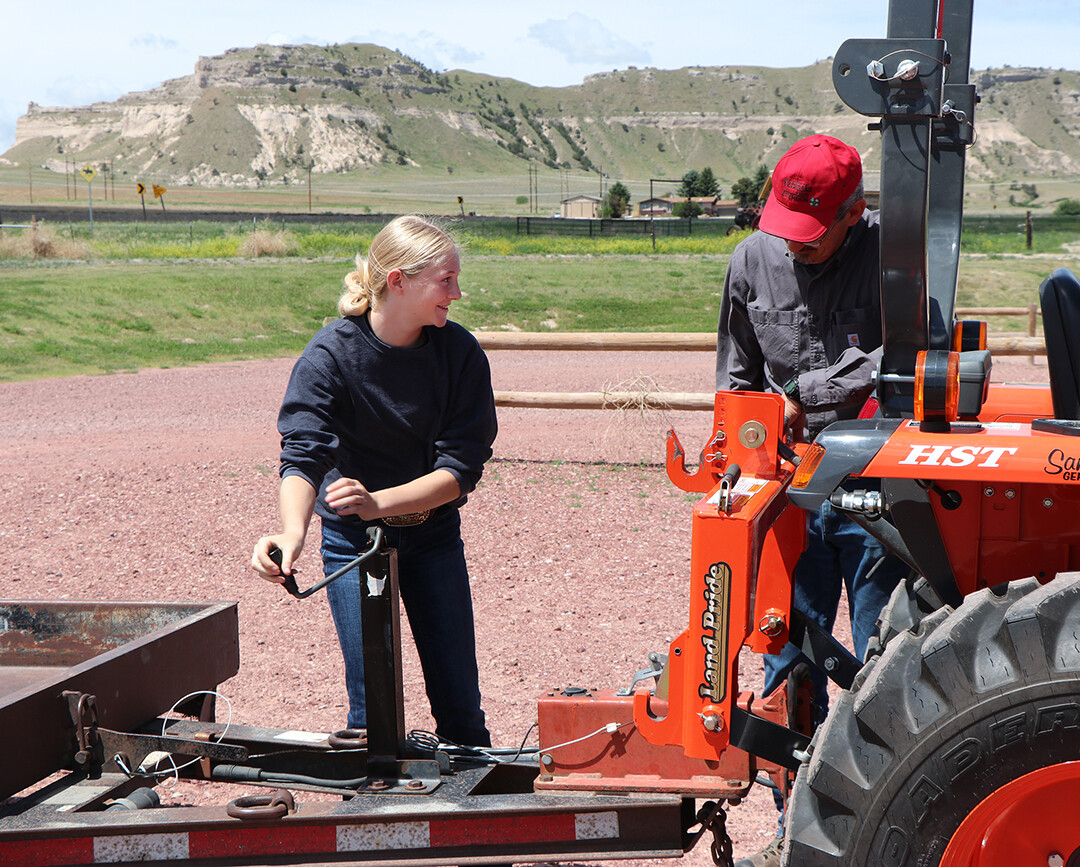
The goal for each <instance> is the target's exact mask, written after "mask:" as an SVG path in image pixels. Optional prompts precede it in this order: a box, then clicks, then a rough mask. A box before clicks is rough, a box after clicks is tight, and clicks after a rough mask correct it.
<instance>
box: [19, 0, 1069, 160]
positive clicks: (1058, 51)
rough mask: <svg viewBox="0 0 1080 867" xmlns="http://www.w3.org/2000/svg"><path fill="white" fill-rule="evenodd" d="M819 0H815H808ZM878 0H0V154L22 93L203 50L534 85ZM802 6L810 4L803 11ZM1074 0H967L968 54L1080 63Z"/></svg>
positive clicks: (814, 38)
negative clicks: (258, 49)
mask: <svg viewBox="0 0 1080 867" xmlns="http://www.w3.org/2000/svg"><path fill="white" fill-rule="evenodd" d="M814 6H818V7H819V8H813V7H814ZM887 7H888V4H887V0H830V2H829V3H823V4H810V3H808V2H806V0H760V2H753V0H751V2H746V0H677V2H672V0H668V2H656V0H593V2H591V3H580V2H564V0H548V2H545V3H543V4H540V3H516V2H514V0H503V2H492V0H466V2H463V3H449V2H445V0H443V2H438V3H436V2H432V0H399V2H380V3H372V2H371V0H307V2H303V3H297V2H295V0H289V2H285V0H260V2H252V0H237V2H233V0H217V2H207V0H186V2H177V0H157V2H150V3H147V2H146V0H140V2H134V0H110V2H108V3H86V2H72V0H58V2H52V3H49V4H47V5H46V6H43V7H39V6H36V5H35V4H33V3H27V2H25V0H0V21H2V22H3V24H2V26H0V57H2V58H3V61H2V63H0V152H3V151H4V150H6V149H7V148H8V147H10V146H11V145H12V144H14V141H15V121H16V118H18V117H19V115H21V114H24V113H25V112H26V106H27V103H29V102H31V101H33V102H36V103H38V104H40V105H61V106H71V105H86V104H89V103H91V102H95V101H98V100H112V99H116V98H117V97H119V96H121V95H122V94H124V93H128V92H130V91H137V90H148V89H150V88H152V87H154V86H156V85H158V84H160V83H161V82H162V81H165V80H166V79H169V78H179V77H181V76H184V75H189V74H190V73H191V72H192V71H193V69H194V66H195V62H196V60H198V58H199V57H201V56H210V55H215V54H220V53H222V52H223V51H225V50H226V49H229V48H240V47H250V46H253V45H256V44H259V43H270V44H296V43H304V42H307V43H313V44H332V43H341V42H374V43H376V44H379V45H383V46H385V47H387V48H396V49H398V50H400V51H403V52H405V53H406V54H408V55H410V56H411V57H415V58H416V59H418V60H421V61H422V62H424V63H425V64H426V65H427V66H429V67H431V68H433V69H436V70H440V71H441V70H444V69H455V68H464V69H469V70H472V71H474V72H482V73H488V74H491V75H498V76H507V77H511V78H516V79H519V80H521V81H526V82H528V83H530V84H534V85H547V86H564V85H570V84H579V83H580V82H581V80H582V79H583V78H584V77H585V76H586V75H588V74H590V73H593V72H602V71H605V70H611V69H620V68H625V67H626V66H639V67H641V66H654V67H659V68H661V69H678V68H680V67H682V66H691V65H726V64H754V65H760V66H779V67H784V66H804V65H806V64H809V63H813V62H814V61H815V60H821V59H823V58H826V57H829V56H831V55H832V54H834V53H835V51H836V49H837V47H838V46H839V45H840V43H841V42H843V41H844V40H845V39H847V38H850V37H856V36H870V37H876V36H883V35H884V33H885V17H886V11H887ZM811 8H813V12H812V13H811V12H810V10H811ZM1077 45H1080V2H1077V0H975V23H974V33H973V36H972V58H971V59H972V65H973V66H974V67H975V68H977V69H981V68H986V67H992V66H1003V65H1010V66H1044V67H1050V68H1066V69H1077V68H1080V56H1077V48H1076V46H1077Z"/></svg>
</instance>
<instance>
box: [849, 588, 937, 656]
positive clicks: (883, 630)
mask: <svg viewBox="0 0 1080 867" xmlns="http://www.w3.org/2000/svg"><path fill="white" fill-rule="evenodd" d="M943 607H945V603H944V602H942V601H941V597H940V596H939V595H938V594H937V592H936V591H935V590H934V588H933V587H931V586H930V582H929V581H927V580H926V579H925V578H923V577H922V576H921V575H913V576H911V577H910V578H905V579H904V580H903V581H901V582H900V583H899V584H897V585H896V587H895V588H894V589H893V592H892V595H891V596H890V597H889V601H888V602H886V603H885V607H884V608H882V609H881V614H880V615H879V616H878V622H877V632H876V633H875V634H874V635H873V636H871V638H870V642H869V644H867V646H866V659H867V660H870V659H873V658H875V657H878V656H881V654H882V653H883V652H884V651H885V648H886V646H887V645H888V644H889V642H890V641H892V640H893V639H894V638H895V637H896V636H897V635H899V634H900V633H902V632H910V631H912V630H915V629H917V628H918V626H919V624H920V623H921V622H922V620H923V618H924V617H926V616H927V615H928V614H932V613H933V612H935V611H937V610H938V609H939V608H943Z"/></svg>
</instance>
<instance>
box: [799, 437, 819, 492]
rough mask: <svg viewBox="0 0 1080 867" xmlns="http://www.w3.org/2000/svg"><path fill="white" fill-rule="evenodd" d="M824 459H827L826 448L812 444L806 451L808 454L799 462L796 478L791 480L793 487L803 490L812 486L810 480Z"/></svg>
mask: <svg viewBox="0 0 1080 867" xmlns="http://www.w3.org/2000/svg"><path fill="white" fill-rule="evenodd" d="M823 457H825V447H824V446H820V445H818V444H817V443H811V444H810V448H808V449H807V450H806V454H804V455H803V456H802V460H801V461H799V466H798V467H797V468H796V469H795V477H794V478H793V479H792V480H791V487H793V488H799V489H800V490H801V489H802V488H805V487H806V486H807V485H808V484H810V479H812V478H813V476H814V471H815V470H816V469H817V468H818V464H820V463H821V459H822V458H823Z"/></svg>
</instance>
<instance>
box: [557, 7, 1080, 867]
mask: <svg viewBox="0 0 1080 867" xmlns="http://www.w3.org/2000/svg"><path fill="white" fill-rule="evenodd" d="M971 12H972V8H971V0H962V2H952V0H903V2H901V0H893V2H892V3H891V4H890V12H889V28H888V34H889V35H888V37H887V38H885V39H857V40H849V41H848V42H845V43H844V45H843V46H841V48H840V49H839V51H838V52H837V54H836V57H835V60H834V64H833V78H834V83H835V85H836V89H837V92H838V94H839V95H840V97H841V98H842V99H843V100H844V101H845V102H846V103H847V104H848V105H849V106H850V107H851V108H853V109H854V110H856V111H858V112H860V113H862V114H864V115H867V116H871V117H874V118H876V119H877V120H876V121H875V124H874V126H873V127H872V128H876V129H880V131H881V153H882V158H881V159H882V173H881V184H882V186H881V225H882V229H881V296H882V320H883V323H882V325H883V337H884V343H883V356H882V360H881V363H880V366H879V369H878V373H877V380H876V397H877V400H878V402H879V404H880V409H879V411H878V413H877V415H876V416H875V417H873V418H869V419H863V420H853V421H843V422H838V423H836V424H834V425H832V426H830V427H828V428H826V429H825V431H824V432H822V433H821V434H820V435H819V436H818V437H817V439H816V440H815V441H814V442H813V443H812V444H811V445H810V446H808V447H806V446H798V447H796V448H794V449H793V448H792V447H791V446H790V445H789V444H785V442H784V428H783V399H782V398H781V397H780V396H778V395H771V394H751V393H737V392H730V393H726V392H721V393H718V394H717V395H716V404H715V417H714V425H713V435H712V438H711V440H710V441H709V444H708V445H707V446H706V448H705V450H704V451H703V453H702V458H701V463H700V465H699V466H698V469H697V470H696V472H694V473H693V474H690V473H688V472H687V471H686V469H685V466H684V454H683V448H682V446H681V444H680V443H679V441H678V438H677V437H676V436H675V434H674V433H671V434H670V435H669V442H668V474H669V476H670V477H671V479H672V481H673V482H674V483H675V484H676V485H678V486H679V487H681V488H684V489H686V490H689V491H698V492H700V493H702V495H703V498H702V499H701V501H700V502H698V503H697V504H696V505H695V507H694V510H693V552H692V562H691V573H692V574H691V579H690V580H691V589H690V607H689V612H688V615H689V616H688V622H687V628H686V630H685V631H684V632H683V633H682V634H681V635H679V636H678V637H677V638H676V639H675V640H674V641H672V642H671V645H670V647H669V649H668V652H667V654H666V656H661V655H654V664H653V666H652V668H651V669H646V670H645V671H643V672H641V673H640V675H639V676H641V677H643V678H645V679H648V678H654V679H655V681H656V686H655V688H651V689H636V690H633V691H625V692H629V693H630V694H628V695H622V696H620V695H619V694H618V693H612V694H607V695H576V696H575V695H570V696H568V695H551V696H548V697H545V698H544V699H542V700H541V707H540V727H541V766H540V777H539V779H538V782H537V787H538V788H541V789H545V788H550V789H567V788H570V789H575V788H580V789H594V790H595V789H600V790H615V791H641V790H650V791H681V792H684V793H692V794H696V795H698V796H699V797H705V796H708V797H714V798H716V799H717V800H718V802H723V800H725V799H726V800H728V801H731V802H735V803H737V802H738V800H739V799H741V798H742V797H744V796H745V795H746V793H747V792H748V790H749V788H750V786H751V785H753V783H754V782H755V780H756V779H758V775H759V773H760V774H763V775H768V776H769V777H771V779H772V781H773V783H774V784H775V785H776V786H778V787H779V789H780V790H781V791H782V792H783V793H784V794H785V796H786V797H787V810H786V819H785V822H786V835H785V836H786V839H787V842H786V844H785V855H784V857H785V863H789V864H791V865H798V867H803V865H869V864H883V865H896V867H900V865H916V864H917V865H928V864H941V865H949V867H959V865H963V867H974V865H982V867H992V865H1016V864H1039V865H1043V864H1049V865H1066V864H1067V865H1077V864H1080V819H1078V818H1076V816H1075V814H1074V810H1073V808H1072V807H1070V806H1069V805H1070V804H1075V803H1077V797H1078V796H1080V762H1078V761H1077V759H1080V575H1074V574H1071V573H1072V572H1073V571H1074V570H1077V569H1080V518H1078V515H1080V438H1078V435H1080V421H1076V419H1080V349H1076V348H1075V347H1076V345H1077V341H1078V339H1080V282H1078V281H1077V280H1076V278H1075V277H1074V276H1073V275H1072V274H1071V273H1069V272H1068V271H1058V272H1055V273H1054V274H1053V275H1051V276H1050V277H1048V278H1047V279H1046V281H1045V282H1044V284H1043V286H1042V288H1041V292H1040V296H1041V302H1042V307H1043V318H1044V323H1045V330H1046V344H1047V355H1048V368H1049V373H1050V385H1049V388H1047V387H1045V386H1031V385H1003V384H997V383H995V384H994V385H993V386H991V385H990V370H991V359H990V353H989V352H988V351H987V350H986V337H985V335H986V329H985V325H983V324H982V323H975V322H958V321H956V319H955V315H954V309H955V295H956V278H957V265H958V259H959V246H960V244H959V242H960V228H961V215H962V205H963V178H964V162H965V152H966V148H967V147H968V146H969V145H970V144H971V143H972V140H973V136H974V126H973V123H972V118H973V113H974V108H975V104H976V101H977V98H976V95H975V90H974V86H973V85H971V84H969V83H967V70H968V67H969V63H968V46H969V44H970V33H971ZM860 483H861V484H860ZM826 500H829V501H830V502H831V504H832V507H833V508H834V509H838V510H841V511H842V512H844V513H845V514H846V515H847V516H848V517H849V518H850V519H851V520H853V521H855V522H857V523H858V524H860V525H861V526H863V527H864V528H865V529H866V530H868V531H869V532H870V533H871V534H872V535H874V536H875V537H876V538H877V539H879V540H880V541H881V542H882V544H883V545H884V546H885V548H886V549H887V550H888V551H890V552H891V553H893V554H894V555H896V556H898V557H899V558H901V559H902V560H903V561H904V562H905V563H907V564H908V565H909V566H910V567H911V577H910V578H909V579H908V580H907V581H905V582H903V583H902V584H901V585H900V586H899V587H897V589H896V592H895V593H894V594H893V597H892V599H891V600H890V602H889V604H888V606H887V607H886V609H885V610H884V612H883V613H882V616H881V618H880V621H879V634H878V637H877V639H876V641H874V642H872V643H871V648H870V651H869V652H868V659H867V660H866V661H865V662H863V661H859V660H856V659H854V658H853V657H852V656H851V655H850V654H849V653H848V652H847V651H846V650H845V649H844V648H843V647H841V646H840V645H839V644H838V643H837V642H836V641H835V640H833V639H832V638H831V636H829V635H828V634H825V633H823V632H822V630H820V629H818V628H816V627H815V626H814V625H813V624H811V623H808V622H806V621H805V620H804V619H803V618H802V617H801V616H800V615H799V613H798V612H797V611H795V610H793V609H792V607H791V598H792V577H791V576H792V570H793V567H794V564H795V561H796V560H797V559H798V557H799V554H800V553H801V552H802V550H803V546H804V532H805V530H804V527H805V511H804V510H813V509H817V508H818V507H819V506H820V505H821V504H822V503H823V502H824V501H826ZM789 641H791V642H795V643H797V644H798V646H800V647H801V648H802V649H803V651H804V652H805V653H806V655H807V656H809V657H810V658H811V659H812V660H813V661H814V662H815V663H816V664H817V665H818V666H819V667H820V668H821V670H822V671H824V672H826V673H827V674H828V675H829V676H830V677H832V679H833V680H834V681H836V682H837V683H838V684H839V686H840V687H842V688H843V690H844V691H843V692H842V693H841V698H840V699H839V701H838V702H836V703H835V706H834V707H833V708H832V709H831V712H830V713H829V715H828V717H827V720H826V721H825V723H824V724H823V725H822V726H821V727H820V728H819V729H818V730H817V731H816V732H811V731H810V727H809V725H808V719H809V716H810V714H809V713H808V710H807V703H808V701H809V692H808V691H807V690H806V688H805V687H804V686H803V684H802V683H801V682H800V681H799V680H798V679H797V678H793V679H792V681H791V682H790V683H789V684H788V685H787V686H786V687H782V688H781V689H780V690H778V691H777V693H776V694H773V695H769V696H765V697H764V698H762V699H756V698H755V697H754V696H753V695H751V694H749V693H746V692H743V691H741V690H740V687H739V669H738V660H739V655H740V653H741V652H742V651H743V650H744V649H749V650H751V651H754V652H756V653H770V652H777V651H779V650H780V649H781V648H782V647H783V646H784V644H785V643H786V642H789ZM597 705H604V708H603V710H600V709H599V708H598V707H596V706H597ZM601 719H605V720H606V719H616V720H627V721H630V722H632V726H630V727H628V728H627V729H626V730H625V731H627V732H629V734H622V733H620V734H617V735H612V737H611V739H610V741H609V742H607V741H605V742H604V743H597V741H596V740H591V741H585V742H582V743H580V744H578V745H577V746H575V747H574V748H573V750H572V751H569V750H563V751H559V752H552V753H551V754H547V753H545V750H544V744H545V743H551V744H555V743H560V742H563V741H568V740H571V739H572V737H573V735H574V733H575V732H576V731H579V730H584V729H587V728H589V727H590V726H592V725H593V724H594V723H597V724H599V723H600V720H601ZM567 720H575V721H581V724H580V725H579V726H576V727H575V726H566V725H564V724H563V723H564V722H565V721H567ZM622 731H623V730H620V732H622ZM712 810H713V813H712V818H711V819H710V817H702V819H703V821H705V822H706V823H710V822H711V823H712V826H713V828H714V830H717V831H718V834H717V837H718V844H717V845H716V846H714V854H716V856H717V859H718V863H725V861H724V858H725V857H726V856H725V854H724V853H725V851H730V847H726V846H725V845H724V835H723V833H722V825H721V824H720V823H719V822H718V821H717V816H718V813H717V810H718V808H716V807H713V808H712Z"/></svg>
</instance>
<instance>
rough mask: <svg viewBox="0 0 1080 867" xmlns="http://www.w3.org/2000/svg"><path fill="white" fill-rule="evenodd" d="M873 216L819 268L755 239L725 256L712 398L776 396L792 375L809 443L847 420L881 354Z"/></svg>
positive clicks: (780, 244) (779, 245)
mask: <svg viewBox="0 0 1080 867" xmlns="http://www.w3.org/2000/svg"><path fill="white" fill-rule="evenodd" d="M878 231H879V227H878V215H877V212H876V211H868V212H865V213H864V214H863V216H862V218H861V219H860V220H859V222H858V223H856V224H855V225H854V226H852V227H851V229H850V230H849V231H848V235H847V237H846V238H845V240H844V243H843V244H842V245H841V246H840V249H839V250H837V251H836V253H835V254H833V256H832V257H830V258H829V260H828V261H827V262H825V263H824V264H822V265H800V264H799V263H797V262H795V261H794V260H793V259H792V258H791V256H790V255H789V253H788V249H787V244H786V242H785V241H784V240H783V239H781V238H777V237H776V236H774V235H767V234H765V233H764V232H755V233H754V234H752V235H751V236H750V237H748V238H747V239H746V240H744V241H743V242H742V243H740V244H739V245H738V246H737V247H736V248H735V252H734V253H732V255H731V262H730V264H729V265H728V270H727V277H726V278H725V280H724V297H723V299H722V300H721V303H720V321H719V325H718V329H717V345H716V389H717V391H772V392H777V393H780V392H782V391H783V387H784V385H785V384H787V382H788V381H789V380H791V379H792V378H793V377H794V376H796V375H797V376H798V378H799V394H800V396H801V403H802V406H803V409H805V411H806V423H805V426H804V428H803V430H802V431H801V436H800V432H799V431H795V432H794V434H795V436H796V439H801V440H803V441H807V442H808V441H810V440H811V439H813V438H814V437H815V436H816V435H817V434H818V433H819V432H820V431H821V430H822V429H823V428H824V427H826V426H827V425H829V424H832V422H834V421H836V420H837V419H842V418H854V417H855V416H856V415H858V412H859V410H860V408H861V407H862V405H863V404H864V403H865V401H866V398H867V397H869V396H870V394H871V391H872V386H871V374H872V373H873V371H875V370H876V369H877V362H878V359H879V358H880V355H881V352H880V347H881V340H882V337H881V331H882V324H881V296H880V290H879V286H880V283H881V276H880V265H879V262H880V256H879V252H878Z"/></svg>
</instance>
